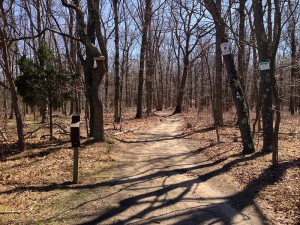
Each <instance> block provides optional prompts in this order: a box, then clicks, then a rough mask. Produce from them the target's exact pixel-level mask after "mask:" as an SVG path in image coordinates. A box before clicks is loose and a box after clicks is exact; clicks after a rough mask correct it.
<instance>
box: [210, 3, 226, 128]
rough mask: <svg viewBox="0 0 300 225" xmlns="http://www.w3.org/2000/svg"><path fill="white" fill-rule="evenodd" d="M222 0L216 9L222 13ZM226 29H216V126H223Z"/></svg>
mask: <svg viewBox="0 0 300 225" xmlns="http://www.w3.org/2000/svg"><path fill="white" fill-rule="evenodd" d="M221 2H222V1H221V0H216V10H218V13H219V14H221V8H222V6H221ZM222 32H224V31H222V30H220V29H216V56H215V57H216V74H215V88H214V101H215V103H214V106H215V109H214V111H215V112H214V113H213V115H214V121H215V125H216V126H223V124H224V121H223V92H222V89H223V82H222V68H223V65H222V54H221V47H220V44H221V43H222V35H223V33H222Z"/></svg>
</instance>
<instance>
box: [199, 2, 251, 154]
mask: <svg viewBox="0 0 300 225" xmlns="http://www.w3.org/2000/svg"><path fill="white" fill-rule="evenodd" d="M204 3H205V5H206V7H207V9H208V11H209V12H210V14H211V15H212V17H213V20H214V24H215V28H216V30H219V34H222V35H221V41H222V43H228V38H227V35H226V32H225V26H226V23H225V22H224V20H223V19H222V17H221V15H220V13H219V11H218V10H217V4H216V2H215V1H214V0H204ZM228 50H230V47H229V46H227V49H226V51H227V52H226V53H223V60H224V63H225V66H226V70H227V75H228V76H229V81H230V88H231V92H232V97H233V99H234V102H235V107H236V110H237V114H238V124H239V128H240V132H241V136H242V142H243V151H242V154H251V153H253V152H254V144H253V140H252V136H251V129H250V124H249V123H250V115H249V113H248V112H249V110H248V107H247V104H246V102H245V95H244V92H243V90H242V86H241V83H240V81H239V77H238V74H237V71H236V68H235V64H234V58H233V55H232V54H230V52H228ZM228 53H229V54H228Z"/></svg>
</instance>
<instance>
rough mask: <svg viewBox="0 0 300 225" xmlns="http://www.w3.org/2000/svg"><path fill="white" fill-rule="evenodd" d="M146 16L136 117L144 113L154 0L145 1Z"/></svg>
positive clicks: (143, 24) (140, 116)
mask: <svg viewBox="0 0 300 225" xmlns="http://www.w3.org/2000/svg"><path fill="white" fill-rule="evenodd" d="M145 3H146V6H145V11H144V18H143V22H142V45H141V53H140V68H139V83H138V95H137V109H136V116H135V118H136V119H139V118H142V115H143V86H144V68H145V56H146V54H147V52H146V51H147V36H148V27H149V26H150V24H151V17H152V6H151V5H152V0H146V1H145Z"/></svg>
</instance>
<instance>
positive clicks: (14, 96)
mask: <svg viewBox="0 0 300 225" xmlns="http://www.w3.org/2000/svg"><path fill="white" fill-rule="evenodd" d="M2 7H3V6H1V11H3V8H2ZM0 38H1V45H0V47H1V48H2V54H3V60H4V73H5V77H6V79H7V81H8V84H9V88H10V93H11V98H12V99H11V101H12V107H13V110H14V112H15V117H16V124H17V133H18V148H19V150H20V151H23V150H25V138H24V131H23V121H22V115H21V112H20V108H19V104H18V95H17V91H16V87H15V84H14V81H13V77H12V73H11V70H10V69H11V62H10V58H9V52H8V46H7V43H6V40H5V34H4V32H3V30H2V29H1V28H0Z"/></svg>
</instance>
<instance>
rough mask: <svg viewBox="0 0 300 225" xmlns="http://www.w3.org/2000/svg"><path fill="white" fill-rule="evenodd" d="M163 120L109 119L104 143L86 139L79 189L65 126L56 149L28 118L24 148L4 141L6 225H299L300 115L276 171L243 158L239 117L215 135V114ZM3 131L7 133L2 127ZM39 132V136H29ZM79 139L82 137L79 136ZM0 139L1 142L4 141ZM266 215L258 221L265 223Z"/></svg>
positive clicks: (287, 124) (284, 139)
mask: <svg viewBox="0 0 300 225" xmlns="http://www.w3.org/2000/svg"><path fill="white" fill-rule="evenodd" d="M167 114H170V112H166V113H164V114H159V115H155V116H151V117H149V118H144V119H140V120H134V119H133V115H134V114H133V113H132V112H127V113H126V115H125V118H124V119H123V122H122V123H121V125H118V124H114V123H112V122H109V121H111V119H108V118H111V115H107V116H108V118H107V119H106V120H105V121H107V123H106V133H107V136H108V137H107V141H106V142H105V143H93V141H91V140H89V139H87V138H83V139H82V146H81V148H80V167H79V169H80V182H79V184H71V183H70V181H71V179H72V154H73V150H72V149H71V147H70V143H69V136H68V129H69V128H68V126H69V124H68V121H66V118H64V117H60V116H57V117H56V118H55V123H56V124H59V126H56V129H55V130H56V133H55V137H56V140H55V141H51V142H50V141H49V140H48V136H47V134H48V130H47V127H46V126H43V127H41V124H39V123H38V122H33V119H32V118H30V117H28V118H27V119H26V123H25V129H26V132H27V135H26V137H27V143H28V145H27V150H26V151H24V152H21V153H19V152H18V151H17V150H14V145H13V144H12V143H13V142H12V141H13V140H14V135H15V131H14V130H15V128H14V127H15V125H14V121H13V120H9V122H8V123H7V124H6V131H7V132H6V134H7V136H8V139H9V140H10V142H9V141H8V142H3V140H2V139H0V141H1V142H0V148H1V149H0V154H1V157H2V158H1V161H0V224H78V223H84V222H86V223H87V224H88V222H89V223H91V224H92V223H99V224H208V223H211V222H216V223H219V224H224V223H226V224H228V223H233V222H239V223H241V224H242V223H244V224H247V223H248V224H257V223H258V222H262V223H269V224H297V223H298V222H299V221H300V213H299V212H300V196H299V193H300V185H299V183H300V158H299V143H300V142H299V138H300V136H299V134H300V130H299V129H300V128H299V127H300V116H299V115H297V116H294V117H292V116H289V115H288V114H284V115H283V120H282V126H281V131H280V133H281V134H280V143H279V145H280V151H279V160H280V162H279V166H278V167H277V168H272V167H271V155H270V154H269V155H264V154H261V153H260V152H259V150H260V148H261V146H260V145H261V142H262V141H261V137H260V136H259V135H260V134H259V135H257V138H256V139H255V141H256V149H257V152H256V153H255V154H253V155H250V156H246V157H243V156H241V155H240V152H241V148H242V147H241V142H240V137H239V131H238V129H237V127H236V126H235V121H236V118H235V117H234V116H231V115H234V113H227V114H226V120H225V121H226V122H225V124H226V126H224V127H222V128H220V129H219V132H220V143H218V142H217V139H216V132H215V129H214V128H213V127H212V119H211V116H210V115H209V112H201V113H200V114H199V115H197V114H196V113H195V112H189V113H184V114H183V115H178V116H175V117H174V116H173V117H167V116H166V115H167ZM1 127H3V126H1ZM32 131H34V132H32ZM81 134H82V136H86V135H85V130H84V129H81ZM0 138H1V137H0ZM259 217H260V218H259Z"/></svg>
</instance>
